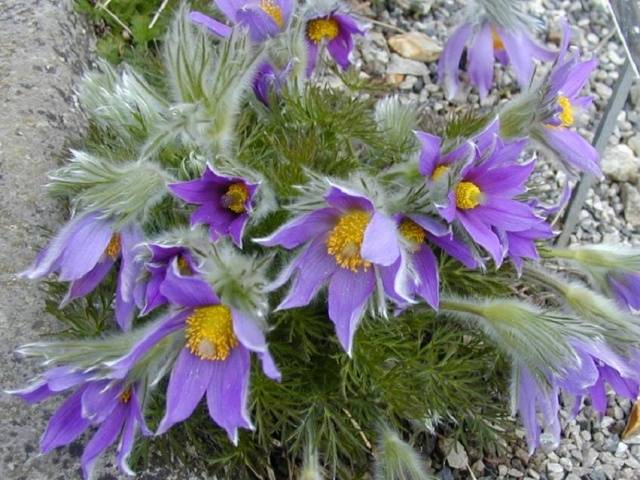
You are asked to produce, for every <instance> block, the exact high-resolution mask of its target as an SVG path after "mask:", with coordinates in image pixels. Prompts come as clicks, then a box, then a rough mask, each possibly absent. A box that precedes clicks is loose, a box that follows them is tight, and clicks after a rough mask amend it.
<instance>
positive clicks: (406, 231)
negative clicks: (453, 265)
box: [380, 214, 478, 310]
mask: <svg viewBox="0 0 640 480" xmlns="http://www.w3.org/2000/svg"><path fill="white" fill-rule="evenodd" d="M398 232H399V234H400V238H401V243H402V247H403V248H402V250H401V257H399V258H398V259H397V260H396V261H395V263H393V264H392V265H390V266H388V267H381V268H380V270H381V272H382V280H383V284H384V285H385V287H386V288H385V290H386V291H387V295H389V296H390V297H391V298H392V299H393V300H394V301H396V302H397V303H399V304H401V305H402V304H403V303H406V299H403V298H402V297H400V296H398V295H397V294H395V293H394V292H395V290H396V289H395V288H394V284H395V283H396V282H397V280H396V279H397V278H398V276H407V277H408V278H407V279H405V280H400V283H403V282H407V283H408V286H407V287H405V290H407V292H409V293H410V294H411V296H419V297H421V298H423V299H424V300H425V301H426V302H427V303H428V304H429V305H430V306H431V307H432V308H434V309H436V310H437V309H438V305H439V303H440V285H439V284H440V276H439V273H438V260H437V258H436V256H435V255H434V253H433V250H432V249H431V247H432V246H436V247H440V248H442V250H444V251H445V252H446V253H448V254H449V255H451V256H452V257H454V258H456V259H457V260H459V261H460V262H461V263H463V264H464V265H465V266H466V267H468V268H476V267H477V266H478V262H477V261H476V260H475V258H474V257H473V254H472V253H471V252H470V251H469V248H468V247H467V246H466V245H464V243H462V242H460V241H459V240H457V239H456V238H455V237H454V236H453V234H452V233H451V232H450V230H449V228H447V227H445V226H443V225H442V224H441V223H439V222H437V221H435V220H433V219H431V218H429V217H427V216H425V215H418V214H411V215H406V216H400V217H399V218H398Z"/></svg>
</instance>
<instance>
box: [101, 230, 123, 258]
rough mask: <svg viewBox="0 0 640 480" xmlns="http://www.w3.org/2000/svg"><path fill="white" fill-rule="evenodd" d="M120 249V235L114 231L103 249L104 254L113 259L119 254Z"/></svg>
mask: <svg viewBox="0 0 640 480" xmlns="http://www.w3.org/2000/svg"><path fill="white" fill-rule="evenodd" d="M120 249H121V245H120V235H118V234H117V233H114V234H113V235H112V236H111V240H109V244H108V245H107V248H105V249H104V253H105V255H107V256H109V257H111V258H113V259H114V260H115V259H116V258H118V255H120Z"/></svg>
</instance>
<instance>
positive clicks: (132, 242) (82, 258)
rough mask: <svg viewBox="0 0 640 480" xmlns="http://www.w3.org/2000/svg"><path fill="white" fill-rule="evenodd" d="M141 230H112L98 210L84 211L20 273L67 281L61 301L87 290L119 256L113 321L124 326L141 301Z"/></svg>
mask: <svg viewBox="0 0 640 480" xmlns="http://www.w3.org/2000/svg"><path fill="white" fill-rule="evenodd" d="M141 241H142V232H141V231H140V229H139V228H138V227H137V226H135V225H128V226H125V227H123V228H122V229H120V230H119V231H116V230H115V229H114V226H113V222H111V221H110V220H108V219H104V218H102V216H101V215H100V214H99V212H88V213H85V214H83V215H80V216H77V217H75V218H73V219H72V220H70V221H69V222H68V223H67V224H66V225H65V226H64V227H63V228H62V230H60V231H59V232H58V234H57V235H56V236H55V237H54V238H53V240H51V242H49V245H47V247H46V248H45V249H44V250H43V251H42V252H40V254H39V255H38V258H37V259H36V261H35V262H34V263H33V265H31V267H29V269H27V270H26V271H25V272H23V275H24V276H26V277H27V278H31V279H36V278H43V277H46V276H47V275H49V274H50V273H52V272H58V280H60V281H65V282H70V284H69V291H68V292H67V295H66V296H65V298H64V300H63V302H62V304H63V305H66V304H67V303H68V302H70V301H72V300H74V299H76V298H79V297H83V296H85V295H87V294H89V293H91V292H92V291H93V290H94V289H95V288H96V287H97V286H98V285H99V284H100V282H102V280H103V279H104V278H105V277H106V276H107V274H108V273H109V271H110V270H111V268H112V267H113V265H114V264H115V263H116V262H117V261H118V259H120V271H119V275H118V286H117V291H116V320H117V322H118V324H119V325H120V327H122V328H124V329H128V328H129V327H130V326H131V322H132V321H133V314H134V310H135V307H136V305H140V304H141V303H142V288H143V287H142V285H140V283H139V282H138V281H137V278H138V275H139V273H140V264H139V262H138V261H137V260H136V258H135V257H136V246H137V245H138V243H140V242H141Z"/></svg>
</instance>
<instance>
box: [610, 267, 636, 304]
mask: <svg viewBox="0 0 640 480" xmlns="http://www.w3.org/2000/svg"><path fill="white" fill-rule="evenodd" d="M607 280H608V283H609V288H610V289H611V293H613V296H614V298H615V299H616V300H617V302H618V303H619V304H620V305H622V306H623V307H625V308H628V309H629V310H633V311H638V310H640V273H629V272H627V273H625V272H611V273H609V274H608V275H607Z"/></svg>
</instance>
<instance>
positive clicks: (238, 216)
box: [169, 165, 258, 247]
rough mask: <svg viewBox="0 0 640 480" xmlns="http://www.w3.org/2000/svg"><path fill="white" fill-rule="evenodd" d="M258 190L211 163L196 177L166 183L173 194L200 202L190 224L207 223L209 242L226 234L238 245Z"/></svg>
mask: <svg viewBox="0 0 640 480" xmlns="http://www.w3.org/2000/svg"><path fill="white" fill-rule="evenodd" d="M257 189H258V184H256V183H249V182H248V181H247V180H245V179H244V178H241V177H232V176H225V175H221V174H219V173H217V172H216V171H215V170H214V169H213V168H212V167H211V166H210V165H207V167H206V169H205V171H204V174H203V175H202V177H200V178H199V179H197V180H190V181H186V182H177V183H172V184H170V185H169V190H170V191H171V192H172V193H173V194H174V195H175V196H176V197H178V198H180V199H182V200H184V201H185V202H188V203H194V204H197V205H200V206H199V207H198V208H197V209H196V210H195V212H193V214H192V215H191V225H198V224H205V225H209V234H210V236H211V240H212V241H216V240H217V239H218V238H219V237H220V236H223V235H229V236H231V239H232V240H233V242H234V243H235V244H236V245H238V246H239V247H242V234H243V232H244V228H245V226H246V225H247V221H248V220H249V215H250V213H251V211H252V208H253V206H252V201H253V197H254V195H255V193H256V191H257Z"/></svg>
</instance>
